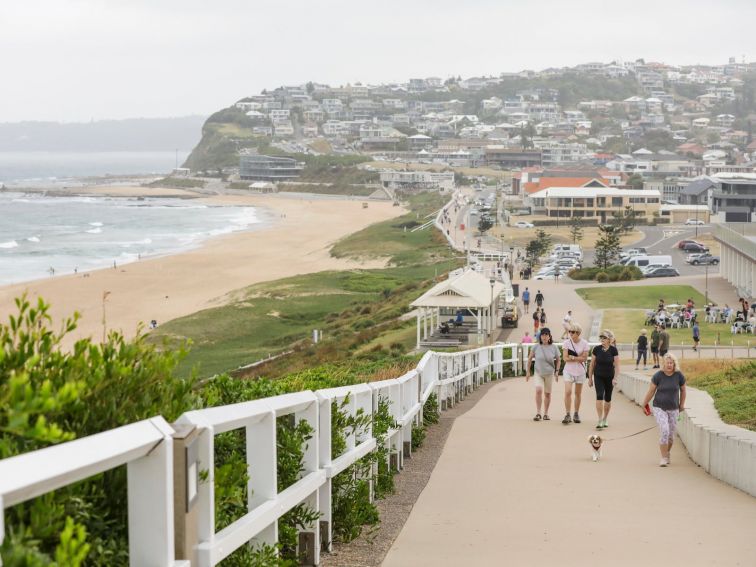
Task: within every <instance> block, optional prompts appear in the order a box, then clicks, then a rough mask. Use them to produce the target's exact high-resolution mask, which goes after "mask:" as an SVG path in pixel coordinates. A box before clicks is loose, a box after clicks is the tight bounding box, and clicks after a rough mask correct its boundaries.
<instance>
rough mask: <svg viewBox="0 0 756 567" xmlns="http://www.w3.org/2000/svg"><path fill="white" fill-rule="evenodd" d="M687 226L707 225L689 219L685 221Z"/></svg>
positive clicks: (700, 221)
mask: <svg viewBox="0 0 756 567" xmlns="http://www.w3.org/2000/svg"><path fill="white" fill-rule="evenodd" d="M685 224H687V225H698V226H701V225H704V224H706V223H705V222H704V221H702V220H698V219H688V220H686V221H685Z"/></svg>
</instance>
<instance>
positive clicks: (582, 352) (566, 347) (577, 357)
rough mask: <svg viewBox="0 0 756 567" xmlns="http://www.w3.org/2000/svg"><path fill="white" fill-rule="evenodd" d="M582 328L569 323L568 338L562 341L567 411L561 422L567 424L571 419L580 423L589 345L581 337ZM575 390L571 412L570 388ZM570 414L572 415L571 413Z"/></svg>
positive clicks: (576, 324) (565, 406)
mask: <svg viewBox="0 0 756 567" xmlns="http://www.w3.org/2000/svg"><path fill="white" fill-rule="evenodd" d="M582 332H583V328H582V327H581V326H580V325H579V324H578V323H570V328H569V329H568V333H569V335H570V336H569V338H568V339H567V340H565V341H564V343H562V356H563V357H564V373H563V376H564V409H565V411H566V412H567V413H566V414H565V416H564V419H563V420H562V423H563V424H565V425H567V424H568V423H570V422H571V421H574V422H575V423H580V413H579V412H580V399H581V394H582V392H583V383H584V382H585V372H586V361H587V360H588V353H589V352H590V347H589V346H588V341H586V340H585V339H583V338H581V337H580V335H581V334H582ZM573 384H574V385H575V386H574V390H575V406H574V407H575V410H574V412H575V413H574V414H572V407H573V404H572V390H573ZM571 414H572V415H571Z"/></svg>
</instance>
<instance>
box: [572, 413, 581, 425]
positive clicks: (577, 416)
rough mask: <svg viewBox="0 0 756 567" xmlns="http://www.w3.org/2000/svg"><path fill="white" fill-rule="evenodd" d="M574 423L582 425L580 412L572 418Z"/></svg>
mask: <svg viewBox="0 0 756 567" xmlns="http://www.w3.org/2000/svg"><path fill="white" fill-rule="evenodd" d="M572 421H574V422H575V423H580V416H579V415H578V412H575V415H574V416H572Z"/></svg>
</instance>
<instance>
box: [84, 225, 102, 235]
mask: <svg viewBox="0 0 756 567" xmlns="http://www.w3.org/2000/svg"><path fill="white" fill-rule="evenodd" d="M85 232H87V233H89V234H100V233H101V232H102V229H101V228H100V227H99V226H98V227H97V228H93V229H90V230H87V231H85Z"/></svg>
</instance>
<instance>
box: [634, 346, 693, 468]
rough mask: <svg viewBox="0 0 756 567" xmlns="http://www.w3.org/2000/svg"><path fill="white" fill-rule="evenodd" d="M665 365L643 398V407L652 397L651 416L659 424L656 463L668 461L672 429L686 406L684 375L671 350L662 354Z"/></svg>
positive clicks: (672, 434) (664, 464) (673, 433)
mask: <svg viewBox="0 0 756 567" xmlns="http://www.w3.org/2000/svg"><path fill="white" fill-rule="evenodd" d="M662 361H663V363H664V368H663V369H662V370H659V371H658V372H657V373H656V374H654V375H653V377H652V378H651V384H650V385H649V387H648V392H646V397H645V398H643V404H642V405H643V407H644V408H645V407H646V406H647V405H648V403H649V402H650V401H651V398H653V399H654V406H653V408H652V411H653V414H654V419H656V423H657V425H658V426H659V452H660V453H661V461H660V462H659V466H661V467H666V466H668V465H669V453H670V451H671V450H672V443H673V442H674V440H675V429H676V428H677V418H678V416H679V415H680V412H681V411H683V410H684V409H685V396H686V390H685V376H683V373H682V372H681V371H680V366H679V364H678V363H677V358H675V355H673V354H672V353H667V354H666V355H665V356H663V357H662Z"/></svg>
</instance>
